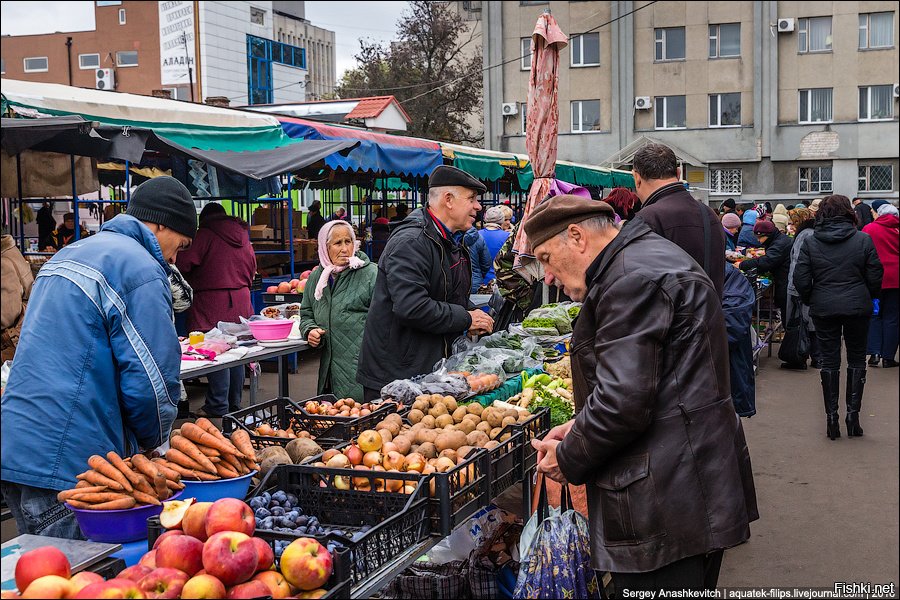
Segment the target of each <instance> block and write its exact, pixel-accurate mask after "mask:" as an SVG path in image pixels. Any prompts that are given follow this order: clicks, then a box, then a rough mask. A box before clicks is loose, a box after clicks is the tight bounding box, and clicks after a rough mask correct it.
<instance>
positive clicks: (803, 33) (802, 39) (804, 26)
mask: <svg viewBox="0 0 900 600" xmlns="http://www.w3.org/2000/svg"><path fill="white" fill-rule="evenodd" d="M825 19H828V23H829V24H830V25H831V35H830V36H829V37H831V44H829V46H828V48H823V49H820V50H810V48H809V31H810V27H809V25H810V21H822V20H825ZM797 23H798V25H797V48H798V49H797V53H798V54H819V53H825V52H833V51H834V20H833V19H832V18H831V17H803V18H802V19H798V20H797Z"/></svg>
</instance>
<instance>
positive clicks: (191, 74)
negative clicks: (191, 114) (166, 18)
mask: <svg viewBox="0 0 900 600" xmlns="http://www.w3.org/2000/svg"><path fill="white" fill-rule="evenodd" d="M181 42H182V43H183V44H184V60H185V62H186V63H187V69H188V82H189V83H190V85H191V102H193V101H194V69H193V67H192V66H191V55H190V52H188V45H187V33H186V32H184V31H182V32H181Z"/></svg>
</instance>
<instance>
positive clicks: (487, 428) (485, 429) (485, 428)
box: [475, 421, 492, 433]
mask: <svg viewBox="0 0 900 600" xmlns="http://www.w3.org/2000/svg"><path fill="white" fill-rule="evenodd" d="M475 429H477V430H478V431H483V432H485V433H490V432H491V429H492V427H491V424H490V423H488V422H487V421H482V422H481V423H479V424H478V425H476V426H475Z"/></svg>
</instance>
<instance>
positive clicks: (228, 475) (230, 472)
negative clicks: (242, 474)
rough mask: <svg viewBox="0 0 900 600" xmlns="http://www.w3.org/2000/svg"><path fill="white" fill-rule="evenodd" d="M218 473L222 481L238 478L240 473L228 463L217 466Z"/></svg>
mask: <svg viewBox="0 0 900 600" xmlns="http://www.w3.org/2000/svg"><path fill="white" fill-rule="evenodd" d="M216 473H218V474H219V476H220V477H221V478H222V479H233V478H235V477H237V476H238V472H237V471H235V470H234V469H232V468H231V467H230V466H229V465H227V464H226V463H218V464H217V465H216Z"/></svg>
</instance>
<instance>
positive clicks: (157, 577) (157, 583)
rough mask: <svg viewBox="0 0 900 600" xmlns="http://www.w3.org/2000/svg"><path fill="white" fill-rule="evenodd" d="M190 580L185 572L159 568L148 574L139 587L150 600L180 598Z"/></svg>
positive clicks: (139, 583)
mask: <svg viewBox="0 0 900 600" xmlns="http://www.w3.org/2000/svg"><path fill="white" fill-rule="evenodd" d="M188 579H189V577H188V575H187V573H185V572H184V571H179V570H178V569H167V568H158V569H153V570H152V571H150V572H149V573H147V574H146V575H145V576H144V578H143V579H141V580H140V581H139V582H138V587H139V588H141V591H142V592H144V595H145V596H147V597H148V598H178V597H179V596H181V590H182V588H184V584H185V583H187V580H188Z"/></svg>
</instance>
